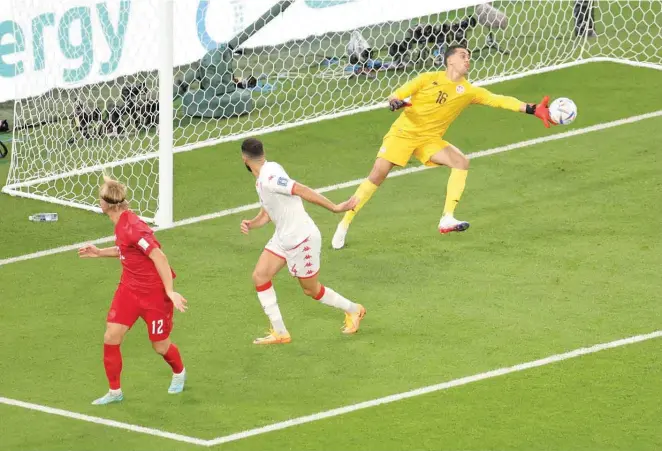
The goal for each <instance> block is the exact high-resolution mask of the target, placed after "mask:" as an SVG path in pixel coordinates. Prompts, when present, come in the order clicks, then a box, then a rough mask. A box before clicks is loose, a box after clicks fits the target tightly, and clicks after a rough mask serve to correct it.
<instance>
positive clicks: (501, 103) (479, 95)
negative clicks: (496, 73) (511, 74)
mask: <svg viewBox="0 0 662 451" xmlns="http://www.w3.org/2000/svg"><path fill="white" fill-rule="evenodd" d="M474 90H475V91H474V92H475V97H474V100H473V103H478V104H480V105H486V106H491V107H494V108H503V109H505V110H510V111H519V112H520V113H527V114H533V115H535V116H536V117H537V118H538V119H540V120H541V121H543V124H544V125H545V127H547V128H549V124H550V121H549V109H548V108H547V105H548V103H549V97H547V96H545V97H544V98H543V99H542V101H541V102H540V103H539V104H537V105H536V104H535V103H524V102H522V101H521V100H519V99H516V98H515V97H509V96H502V95H499V94H494V93H493V92H490V91H488V90H487V89H485V88H474Z"/></svg>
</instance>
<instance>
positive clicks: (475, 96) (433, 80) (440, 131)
mask: <svg viewBox="0 0 662 451" xmlns="http://www.w3.org/2000/svg"><path fill="white" fill-rule="evenodd" d="M392 97H395V98H398V99H400V100H404V99H406V98H408V97H411V99H410V103H411V105H412V106H410V107H405V108H404V109H403V111H402V113H401V114H400V116H399V117H398V119H396V121H395V122H394V123H393V125H392V126H391V130H390V131H389V134H390V135H395V136H403V137H426V136H430V137H440V136H443V135H444V133H446V130H448V127H449V126H450V125H451V124H452V123H453V121H454V120H455V119H456V118H457V117H458V116H459V115H460V113H461V112H462V111H463V110H464V109H465V108H466V107H468V106H469V105H471V104H472V103H477V104H481V105H487V106H492V107H497V108H504V109H507V110H512V111H519V109H520V107H521V105H522V102H521V101H519V100H517V99H516V98H514V97H507V96H502V95H497V94H493V93H491V92H490V91H488V90H487V89H485V88H479V87H477V86H473V85H472V84H471V83H469V82H468V81H467V80H466V79H464V78H463V79H462V80H461V81H459V82H457V83H455V82H453V81H451V80H449V79H448V78H447V77H446V71H440V72H426V73H423V74H420V75H419V76H417V77H416V78H414V79H413V80H411V81H409V82H407V83H405V84H404V85H403V86H402V87H400V88H399V89H398V90H396V91H395V92H394V93H393V95H392Z"/></svg>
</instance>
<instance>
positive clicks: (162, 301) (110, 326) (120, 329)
mask: <svg viewBox="0 0 662 451" xmlns="http://www.w3.org/2000/svg"><path fill="white" fill-rule="evenodd" d="M104 181H105V183H104V184H103V185H102V186H101V189H100V191H99V195H100V198H101V199H100V205H101V210H102V211H103V213H105V214H106V215H108V217H109V218H110V220H111V221H113V223H114V224H115V246H113V247H108V248H105V249H99V248H97V247H96V246H94V245H93V244H88V245H86V246H83V247H82V248H80V249H79V250H78V255H79V256H80V257H81V258H93V257H113V258H119V259H120V262H121V263H122V277H121V279H120V283H119V286H118V287H117V291H116V292H115V296H114V297H113V302H112V304H111V305H110V310H109V311H108V316H107V318H106V333H105V334H104V336H103V343H104V344H103V365H104V367H105V369H106V376H107V377H108V383H109V385H110V390H109V391H108V393H106V394H105V395H104V396H102V397H101V398H99V399H97V400H95V401H93V402H92V404H96V405H100V404H110V403H113V402H119V401H122V400H123V399H124V396H123V395H122V389H121V388H120V373H121V372H122V354H121V353H120V345H121V344H122V340H123V339H124V336H125V335H126V333H127V332H128V331H129V329H130V328H131V326H133V324H134V323H135V322H136V321H137V320H138V318H142V319H143V320H144V321H145V323H146V324H147V332H148V334H149V339H150V341H151V342H152V347H153V348H154V350H155V351H156V352H157V353H158V354H161V355H162V356H163V359H164V360H165V361H166V362H167V363H168V365H170V367H171V368H172V372H173V375H172V382H171V383H170V388H168V393H181V392H182V390H184V383H185V381H186V371H185V369H184V364H183V363H182V357H181V356H180V354H179V350H178V349H177V346H175V344H174V343H172V342H171V341H170V332H171V331H172V314H173V307H175V308H176V309H177V310H179V311H180V312H184V311H185V310H186V299H184V298H183V297H182V295H180V294H179V293H176V292H175V291H174V290H173V279H174V278H175V273H174V272H173V271H172V269H171V268H170V265H169V264H168V258H167V257H166V255H165V254H164V253H163V251H162V250H161V244H160V243H159V242H158V241H157V240H156V238H155V237H154V232H153V231H152V229H150V228H149V226H148V225H147V224H145V223H144V222H143V221H142V220H141V219H140V218H139V217H138V216H137V215H136V214H135V213H134V212H132V211H131V210H129V204H128V202H127V200H126V187H125V186H124V185H122V184H121V183H119V182H117V181H115V180H112V179H110V178H108V177H104Z"/></svg>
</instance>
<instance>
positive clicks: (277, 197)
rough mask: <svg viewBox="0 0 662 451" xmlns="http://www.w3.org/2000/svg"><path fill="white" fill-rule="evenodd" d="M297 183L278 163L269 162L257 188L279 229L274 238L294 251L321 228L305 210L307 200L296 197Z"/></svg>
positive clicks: (284, 246)
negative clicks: (294, 193)
mask: <svg viewBox="0 0 662 451" xmlns="http://www.w3.org/2000/svg"><path fill="white" fill-rule="evenodd" d="M295 184H296V182H295V181H294V180H292V179H290V177H289V176H288V175H287V173H286V172H285V169H283V167H282V166H281V165H279V164H278V163H274V162H272V161H267V162H266V163H264V166H262V170H261V171H260V176H259V177H258V178H257V183H256V184H255V188H256V189H257V194H258V196H260V203H261V204H262V208H264V210H265V211H266V212H267V214H268V215H269V217H270V218H271V221H272V222H273V223H274V225H275V226H276V233H275V234H274V237H275V238H276V239H277V240H278V242H279V245H280V246H281V247H282V248H283V249H285V250H288V249H294V248H295V247H297V246H298V245H300V244H301V243H303V242H304V241H305V240H306V239H307V238H309V237H310V236H311V235H314V234H319V229H318V228H317V226H316V225H315V223H314V222H313V220H312V219H311V217H310V216H308V213H307V212H306V210H305V209H304V208H303V200H302V199H301V198H300V197H299V196H295V195H293V194H292V192H293V191H294V185H295Z"/></svg>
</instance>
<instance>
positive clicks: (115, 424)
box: [0, 397, 209, 446]
mask: <svg viewBox="0 0 662 451" xmlns="http://www.w3.org/2000/svg"><path fill="white" fill-rule="evenodd" d="M0 404H5V405H8V406H14V407H21V408H23V409H28V410H36V411H37V412H42V413H47V414H50V415H57V416H61V417H65V418H72V419H74V420H80V421H85V422H87V423H94V424H99V425H102V426H108V427H112V428H117V429H124V430H126V431H132V432H139V433H141V434H147V435H153V436H156V437H161V438H167V439H169V440H175V441H178V442H185V443H190V444H192V445H200V446H208V442H209V440H203V439H199V438H195V437H189V436H186V435H181V434H173V433H172V432H166V431H162V430H160V429H152V428H148V427H144V426H137V425H135V424H129V423H122V422H121V421H115V420H109V419H107V418H100V417H94V416H91V415H85V414H82V413H77V412H70V411H68V410H63V409H56V408H53V407H48V406H42V405H40V404H33V403H31V402H24V401H19V400H16V399H10V398H3V397H0Z"/></svg>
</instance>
